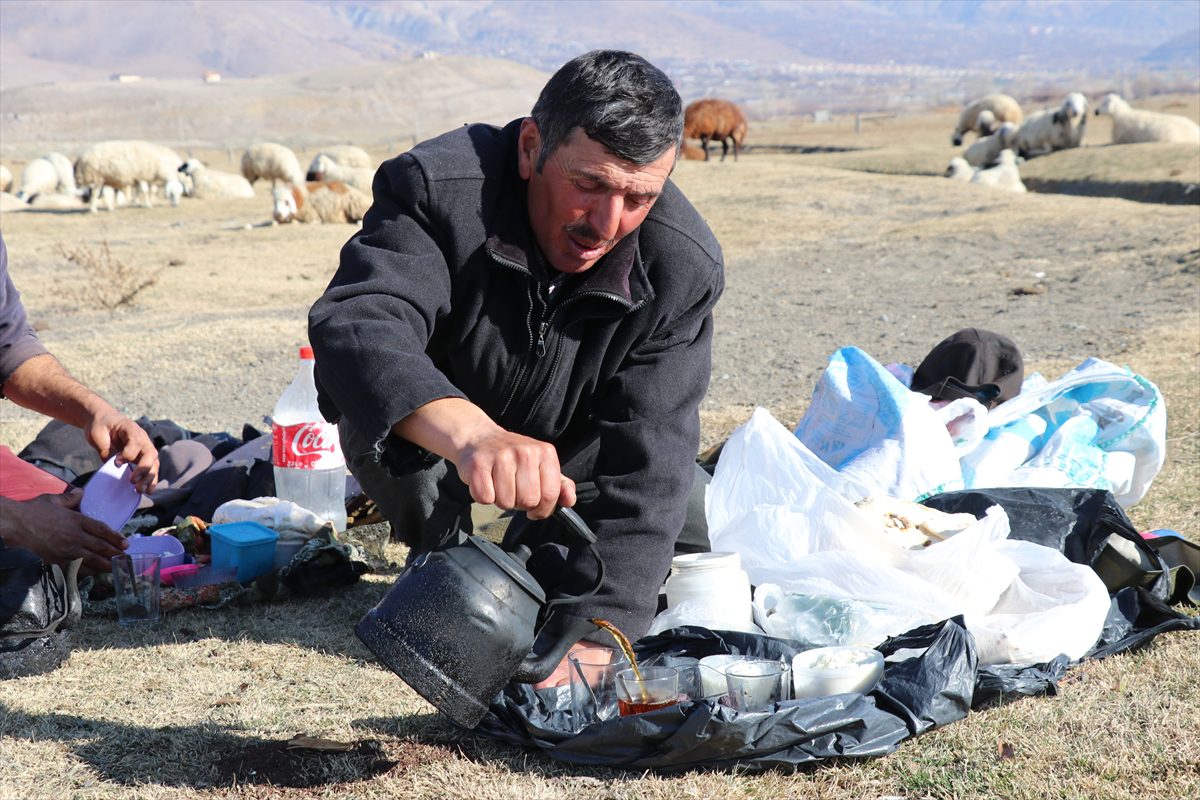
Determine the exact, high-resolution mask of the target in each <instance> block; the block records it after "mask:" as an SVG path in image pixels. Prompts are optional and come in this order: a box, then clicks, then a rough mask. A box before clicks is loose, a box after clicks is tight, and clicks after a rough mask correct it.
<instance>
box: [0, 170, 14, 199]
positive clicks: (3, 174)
mask: <svg viewBox="0 0 1200 800" xmlns="http://www.w3.org/2000/svg"><path fill="white" fill-rule="evenodd" d="M12 183H13V177H12V173H11V172H9V170H8V167H6V166H4V165H3V164H0V192H7V191H8V190H9V189H11V188H12Z"/></svg>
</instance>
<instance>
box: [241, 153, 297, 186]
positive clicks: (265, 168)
mask: <svg viewBox="0 0 1200 800" xmlns="http://www.w3.org/2000/svg"><path fill="white" fill-rule="evenodd" d="M242 177H244V178H245V179H246V180H247V181H249V182H250V184H251V185H253V184H254V182H255V181H256V180H258V179H259V178H263V179H266V180H270V181H271V188H272V189H274V188H275V186H276V184H277V183H278V182H280V181H282V182H283V183H293V184H295V183H303V182H304V173H303V172H301V171H300V162H299V161H297V160H296V154H295V153H293V152H292V151H291V150H289V149H288V148H286V147H284V146H283V145H281V144H275V143H274V142H259V143H258V144H254V145H251V146H250V147H247V148H246V152H245V153H243V154H242Z"/></svg>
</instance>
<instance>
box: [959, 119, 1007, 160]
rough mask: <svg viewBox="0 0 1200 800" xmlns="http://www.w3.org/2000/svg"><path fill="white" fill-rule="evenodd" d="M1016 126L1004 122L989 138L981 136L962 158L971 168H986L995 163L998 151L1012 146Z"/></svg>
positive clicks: (998, 154)
mask: <svg viewBox="0 0 1200 800" xmlns="http://www.w3.org/2000/svg"><path fill="white" fill-rule="evenodd" d="M1017 130H1018V128H1017V126H1016V125H1014V124H1013V123H1011V122H1006V123H1004V124H1003V125H1001V126H1000V127H999V128H997V129H996V132H995V133H993V134H992V135H991V136H981V137H979V138H978V139H977V140H975V142H974V143H973V144H972V145H971V146H970V147H968V148H967V150H966V152H965V153H963V157H964V158H965V159H966V161H967V163H968V164H970V165H971V166H972V167H986V166H989V165H991V164H994V163H996V159H998V158H1000V151H1002V150H1005V149H1008V148H1010V147H1012V146H1013V143H1014V142H1015V141H1016V138H1017Z"/></svg>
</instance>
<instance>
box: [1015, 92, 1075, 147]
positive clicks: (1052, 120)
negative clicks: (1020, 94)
mask: <svg viewBox="0 0 1200 800" xmlns="http://www.w3.org/2000/svg"><path fill="white" fill-rule="evenodd" d="M1086 115H1087V100H1086V99H1085V98H1084V96H1083V95H1081V94H1079V93H1078V92H1072V93H1071V94H1069V95H1067V97H1066V99H1064V100H1063V102H1062V104H1061V105H1059V107H1058V108H1044V109H1041V110H1039V111H1035V112H1033V113H1032V114H1030V115H1029V116H1028V117H1026V118H1025V121H1024V122H1023V123H1021V127H1020V129H1019V130H1018V131H1017V137H1016V140H1015V142H1014V143H1013V146H1014V147H1015V149H1016V150H1017V152H1018V153H1019V154H1020V155H1021V157H1022V158H1033V157H1034V156H1040V155H1045V154H1046V153H1052V152H1054V151H1055V150H1067V149H1069V148H1072V147H1078V146H1079V145H1080V144H1081V143H1082V142H1083V135H1084V133H1085V131H1086V129H1087V123H1086V119H1087V116H1086Z"/></svg>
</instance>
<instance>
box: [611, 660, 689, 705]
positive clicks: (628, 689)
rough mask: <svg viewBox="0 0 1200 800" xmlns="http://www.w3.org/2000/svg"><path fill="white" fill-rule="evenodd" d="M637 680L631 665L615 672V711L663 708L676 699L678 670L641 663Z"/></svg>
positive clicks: (672, 703)
mask: <svg viewBox="0 0 1200 800" xmlns="http://www.w3.org/2000/svg"><path fill="white" fill-rule="evenodd" d="M641 673H642V677H641V679H640V680H639V679H638V677H637V674H636V673H635V672H634V671H633V670H632V669H623V670H620V671H619V672H617V712H618V713H619V714H620V715H621V716H622V717H629V716H633V715H634V714H644V713H646V712H647V711H655V710H657V709H660V708H667V707H668V706H673V705H675V704H677V703H678V702H679V670H677V669H675V668H674V667H642V668H641Z"/></svg>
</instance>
